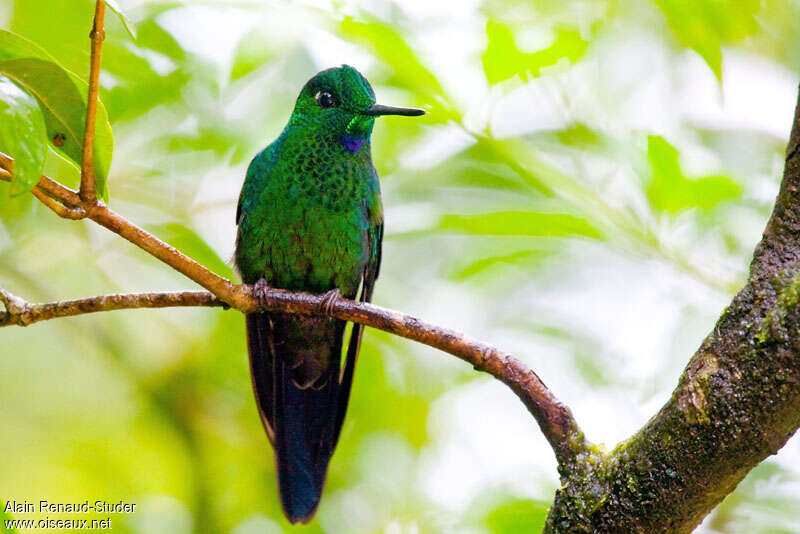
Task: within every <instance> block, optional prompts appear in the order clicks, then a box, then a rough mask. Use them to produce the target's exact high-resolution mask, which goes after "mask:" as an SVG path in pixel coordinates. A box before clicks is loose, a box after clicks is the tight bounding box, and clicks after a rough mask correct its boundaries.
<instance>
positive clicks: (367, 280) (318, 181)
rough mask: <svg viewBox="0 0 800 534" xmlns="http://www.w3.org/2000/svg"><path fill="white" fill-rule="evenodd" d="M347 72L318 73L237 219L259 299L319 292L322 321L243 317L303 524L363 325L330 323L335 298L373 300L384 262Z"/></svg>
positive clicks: (362, 97) (243, 260) (240, 263)
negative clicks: (274, 291)
mask: <svg viewBox="0 0 800 534" xmlns="http://www.w3.org/2000/svg"><path fill="white" fill-rule="evenodd" d="M424 114H425V111H423V110H421V109H415V108H400V107H392V106H384V105H380V104H376V103H375V93H374V91H373V90H372V87H371V86H370V84H369V82H368V81H367V79H366V78H365V77H364V76H363V75H362V74H361V73H359V72H358V71H357V70H356V69H354V68H353V67H350V66H348V65H342V66H340V67H335V68H331V69H327V70H323V71H321V72H319V73H317V74H316V75H315V76H314V77H312V78H311V79H310V80H309V81H308V82H307V83H306V84H305V86H304V87H303V89H302V90H301V91H300V95H299V96H298V97H297V101H296V103H295V107H294V111H293V112H292V115H291V117H290V118H289V122H288V124H287V125H286V127H285V128H284V129H283V131H282V132H281V134H280V135H279V136H278V138H277V139H276V140H275V141H274V142H273V143H272V144H270V145H269V146H267V147H266V148H265V149H264V150H262V151H261V152H260V153H258V155H256V156H255V158H254V159H253V160H252V162H251V163H250V166H249V167H248V169H247V175H246V177H245V180H244V185H243V186H242V191H241V194H240V195H239V204H238V208H237V211H236V224H237V226H238V232H237V236H236V252H235V254H234V260H235V264H236V267H237V269H238V271H239V273H240V274H241V277H242V281H243V282H245V283H247V284H253V286H254V295H255V296H256V298H263V295H264V292H265V291H266V290H267V289H268V288H270V287H272V288H281V289H286V290H290V291H306V292H310V293H316V294H324V295H325V298H324V299H323V302H324V305H323V306H322V307H321V309H320V314H319V315H306V316H304V315H296V314H288V313H281V312H255V313H249V314H247V315H246V317H245V321H246V329H247V349H248V353H249V357H250V373H251V377H252V382H253V390H254V395H255V399H256V405H257V407H258V412H259V415H260V416H261V422H262V424H263V426H264V429H265V431H266V433H267V437H268V438H269V441H270V442H271V443H272V446H273V449H274V450H275V463H276V472H277V478H278V491H279V494H280V499H281V505H282V507H283V511H284V513H285V514H286V517H287V518H288V520H289V521H290V522H291V523H297V522H298V521H299V522H302V523H307V522H309V521H310V520H311V518H312V517H313V516H314V513H315V512H316V509H317V506H318V505H319V501H320V497H321V495H322V489H323V486H324V484H325V476H326V473H327V470H328V464H329V462H330V459H331V456H332V455H333V450H334V448H335V446H336V443H337V441H338V439H339V433H340V431H341V428H342V423H343V421H344V417H345V413H346V411H347V403H348V399H349V397H350V389H351V386H352V383H353V372H354V370H355V364H356V357H357V356H358V351H359V346H360V343H361V334H362V326H361V325H358V324H353V325H352V327H351V329H350V336H349V339H348V342H347V349H346V351H345V354H344V358H343V354H342V352H343V347H344V343H345V329H346V326H347V323H346V322H345V321H341V320H339V319H334V318H331V317H329V316H327V315H326V312H329V311H330V309H331V308H330V307H331V306H332V305H333V304H334V303H335V302H336V300H337V299H339V298H342V297H344V298H348V299H355V298H356V297H358V299H359V300H360V301H362V302H369V301H370V300H371V298H372V292H373V288H374V287H375V280H376V279H377V277H378V271H379V268H380V263H381V241H382V238H383V208H382V203H381V193H380V185H379V183H378V175H377V172H376V171H375V167H374V166H373V164H372V155H371V146H370V138H371V135H372V128H373V126H374V124H375V119H376V118H377V117H379V116H382V115H405V116H418V115H424Z"/></svg>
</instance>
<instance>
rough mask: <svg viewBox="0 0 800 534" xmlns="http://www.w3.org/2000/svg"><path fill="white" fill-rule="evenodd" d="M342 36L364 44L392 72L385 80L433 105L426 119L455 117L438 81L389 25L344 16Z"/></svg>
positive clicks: (450, 118)
mask: <svg viewBox="0 0 800 534" xmlns="http://www.w3.org/2000/svg"><path fill="white" fill-rule="evenodd" d="M340 31H341V33H342V35H343V36H344V37H350V38H351V39H352V40H353V41H356V42H358V43H360V44H362V45H365V46H366V48H368V49H369V50H370V51H371V52H372V53H373V54H375V55H376V56H377V57H378V58H379V59H380V60H381V61H382V62H383V63H384V65H385V66H386V67H387V68H388V69H391V71H392V72H393V73H394V74H393V76H392V77H391V78H390V80H389V82H390V83H392V84H394V85H395V86H397V87H401V88H403V89H406V90H407V91H410V92H411V93H413V94H415V95H418V98H419V99H420V101H421V102H423V103H424V104H426V105H431V106H433V105H437V104H438V108H437V109H436V110H435V112H432V116H431V117H430V118H429V119H428V120H429V121H430V120H438V121H441V122H447V121H448V120H458V114H457V113H456V112H455V111H454V110H453V106H452V104H451V103H450V102H449V101H448V99H447V96H446V95H445V92H444V90H443V89H442V86H441V84H440V83H439V80H438V79H437V78H436V76H434V74H433V73H432V72H431V71H430V70H429V69H428V68H427V67H425V66H424V65H423V64H422V61H421V60H420V59H419V57H418V55H417V53H416V52H414V50H413V49H412V48H411V47H410V46H409V45H408V43H406V40H405V39H404V38H403V36H402V35H401V34H400V33H399V32H398V31H397V30H396V29H394V28H393V27H391V26H390V25H388V24H385V23H383V22H380V21H376V20H370V21H367V22H361V21H356V20H355V19H353V18H350V17H348V18H345V19H344V20H343V21H342V22H341V25H340Z"/></svg>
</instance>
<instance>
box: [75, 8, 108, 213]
mask: <svg viewBox="0 0 800 534" xmlns="http://www.w3.org/2000/svg"><path fill="white" fill-rule="evenodd" d="M105 13H106V4H105V2H103V0H97V3H96V4H95V10H94V24H93V25H92V31H91V33H90V34H89V38H90V39H91V40H92V53H91V60H90V64H89V93H88V96H87V98H86V126H85V128H84V130H83V158H82V159H81V189H80V197H81V200H83V201H84V202H89V203H93V202H95V201H96V200H97V192H96V190H95V181H94V179H95V176H94V130H95V122H96V119H97V89H98V81H99V79H100V51H101V48H102V46H103V40H104V39H105V38H106V32H105V30H104V29H103V21H104V19H105Z"/></svg>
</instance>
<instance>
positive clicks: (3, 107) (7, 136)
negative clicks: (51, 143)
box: [0, 76, 47, 195]
mask: <svg viewBox="0 0 800 534" xmlns="http://www.w3.org/2000/svg"><path fill="white" fill-rule="evenodd" d="M0 151H2V152H5V153H6V154H8V155H9V156H11V157H13V158H14V172H13V174H12V176H11V194H12V195H18V194H21V193H25V192H27V191H29V190H30V189H31V188H32V187H33V186H34V185H36V183H37V182H38V181H39V176H40V175H41V174H42V168H43V167H44V159H45V156H46V155H47V129H46V128H45V124H44V117H42V112H41V111H40V110H39V105H38V104H37V102H36V99H34V98H33V97H31V96H30V95H28V94H27V93H25V91H23V90H22V89H20V88H19V87H17V86H16V85H14V83H13V82H11V80H9V79H8V78H6V77H5V76H0Z"/></svg>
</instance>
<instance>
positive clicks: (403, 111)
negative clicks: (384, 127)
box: [363, 104, 425, 117]
mask: <svg viewBox="0 0 800 534" xmlns="http://www.w3.org/2000/svg"><path fill="white" fill-rule="evenodd" d="M363 113H364V115H373V116H378V115H404V116H406V117H419V116H420V115H425V110H424V109H417V108H396V107H394V106H384V105H381V104H372V106H370V107H369V109H367V110H366V111H364V112H363Z"/></svg>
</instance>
